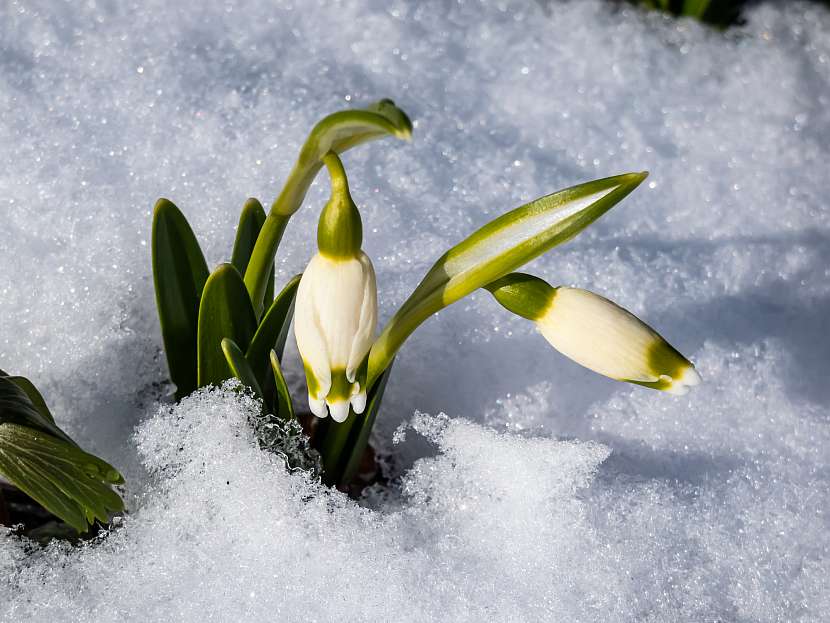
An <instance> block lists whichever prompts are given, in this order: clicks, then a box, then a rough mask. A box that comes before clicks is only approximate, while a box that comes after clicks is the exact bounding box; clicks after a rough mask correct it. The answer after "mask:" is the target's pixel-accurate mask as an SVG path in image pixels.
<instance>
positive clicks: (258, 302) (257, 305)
mask: <svg viewBox="0 0 830 623" xmlns="http://www.w3.org/2000/svg"><path fill="white" fill-rule="evenodd" d="M280 197H282V195H280ZM275 205H276V204H275ZM290 218H291V216H290V215H289V216H285V215H282V214H279V213H278V212H275V211H274V209H273V208H272V209H271V213H270V214H268V218H266V219H265V223H264V224H263V226H262V229H261V230H260V232H259V236H258V237H257V239H256V244H255V245H254V250H253V252H252V253H251V259H250V261H249V262H248V269H247V270H246V271H245V287H246V288H247V289H248V295H249V296H250V297H251V304H252V305H253V308H254V313H255V314H256V317H257V319H259V318H261V317H262V312H263V310H264V309H265V290H267V289H268V277H269V275H270V274H271V268H272V267H273V265H274V257H276V255H277V247H279V246H280V240H282V235H283V233H284V232H285V227H286V225H288V219H290Z"/></svg>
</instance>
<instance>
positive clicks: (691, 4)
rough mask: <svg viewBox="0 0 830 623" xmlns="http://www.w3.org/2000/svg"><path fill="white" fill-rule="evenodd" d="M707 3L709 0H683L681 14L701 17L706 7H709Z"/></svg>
mask: <svg viewBox="0 0 830 623" xmlns="http://www.w3.org/2000/svg"><path fill="white" fill-rule="evenodd" d="M709 3H710V0H684V2H683V15H689V16H691V17H696V18H698V19H703V15H704V14H705V13H706V9H708V8H709Z"/></svg>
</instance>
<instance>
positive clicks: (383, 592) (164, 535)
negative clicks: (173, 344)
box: [0, 384, 620, 621]
mask: <svg viewBox="0 0 830 623" xmlns="http://www.w3.org/2000/svg"><path fill="white" fill-rule="evenodd" d="M258 410H259V404H258V403H257V402H255V401H254V400H253V399H251V398H250V397H246V396H244V395H240V394H238V393H237V392H236V391H235V390H234V389H233V386H232V384H227V386H226V388H225V390H206V391H200V392H198V393H197V394H194V395H193V396H191V397H189V398H187V399H185V400H184V401H183V402H182V403H181V404H180V405H178V406H175V407H161V408H160V409H159V411H158V413H157V414H156V415H155V416H154V417H153V418H151V419H149V420H147V422H146V423H145V424H143V425H142V426H141V428H140V429H139V431H138V433H137V436H136V440H137V443H138V449H139V452H140V454H141V456H142V460H143V462H144V464H145V466H146V467H147V469H148V471H149V473H150V480H149V484H148V485H147V487H146V489H145V490H144V491H142V493H141V495H140V498H141V504H140V507H139V508H138V509H137V511H135V512H134V513H133V514H131V515H130V516H128V517H127V518H125V519H124V521H123V523H122V525H120V526H119V527H118V528H117V529H115V530H114V531H113V532H112V533H110V534H109V535H107V536H106V537H104V538H102V539H100V541H99V542H97V543H92V544H90V545H88V546H86V547H83V548H81V549H79V550H72V549H70V548H66V547H61V546H59V545H52V546H50V547H48V548H47V549H45V550H44V551H42V552H38V551H35V550H32V549H29V550H28V553H29V555H30V556H32V557H33V558H34V560H33V561H31V562H30V564H28V565H20V566H17V565H14V564H9V563H6V564H5V566H4V567H3V570H4V571H8V572H9V576H8V577H6V578H5V580H4V582H5V591H6V595H5V596H4V597H5V598H4V599H3V602H2V603H3V606H2V608H3V610H2V611H0V612H2V615H3V616H4V617H5V618H6V620H10V621H11V620H29V621H76V620H78V618H79V617H82V616H87V617H91V618H93V619H94V620H97V621H115V620H156V621H202V620H205V613H211V615H210V617H213V618H215V619H217V620H231V619H235V620H239V619H244V620H288V621H291V620H312V621H313V620H337V619H339V620H366V621H368V620H378V619H381V620H382V619H384V618H386V617H388V616H389V613H390V608H391V610H392V611H394V612H395V618H396V619H400V620H406V621H434V620H440V619H445V620H469V621H475V620H478V621H480V620H482V618H484V617H495V618H496V619H498V620H507V619H510V618H512V617H514V616H515V615H516V613H517V612H523V613H524V614H523V615H522V617H523V618H526V617H529V618H536V619H540V620H541V619H547V618H550V617H554V618H565V619H569V620H586V621H587V620H592V618H594V617H596V616H598V615H599V614H600V613H603V612H609V608H610V609H611V610H612V611H613V610H615V609H617V608H619V597H620V595H619V594H618V593H616V592H614V591H613V590H612V591H608V588H609V587H614V586H615V585H616V584H617V581H616V580H615V578H614V574H613V571H612V569H610V568H607V561H605V560H604V559H603V552H602V550H601V548H599V547H598V543H597V540H596V534H595V532H594V531H593V530H592V529H591V526H590V525H589V523H588V521H587V511H586V507H585V504H584V502H583V501H582V500H581V499H580V494H581V492H583V491H584V489H585V487H586V486H587V485H588V484H589V483H590V481H591V480H592V477H593V474H594V472H595V471H596V469H597V466H598V465H599V464H600V463H601V462H602V461H603V460H604V459H605V458H606V457H607V455H608V449H607V448H605V447H603V446H601V445H599V444H596V443H593V442H587V443H578V442H566V441H553V440H545V439H522V438H519V437H515V436H510V435H505V434H499V433H495V432H493V431H491V430H487V429H484V428H482V427H481V426H479V425H476V424H473V423H471V422H468V421H465V420H462V419H452V420H451V419H449V418H447V417H446V416H439V417H436V418H433V417H429V416H426V415H418V416H416V418H415V419H414V421H413V428H414V429H415V430H416V431H419V432H422V433H424V435H425V436H426V437H427V438H428V439H429V440H430V441H431V442H432V443H434V444H436V445H437V447H438V452H439V454H438V456H436V457H433V458H423V459H421V460H419V461H418V462H417V463H416V465H415V466H414V468H413V469H412V470H411V471H410V472H409V473H408V474H407V475H406V477H405V478H404V480H403V483H402V487H401V495H400V498H399V499H397V500H396V501H395V502H392V501H389V502H388V506H389V508H387V509H385V510H370V509H367V508H363V507H360V506H358V505H357V504H356V503H354V502H353V501H351V500H349V499H348V498H346V497H345V496H344V495H342V494H340V493H337V492H332V491H331V490H329V489H327V488H325V487H323V486H321V485H320V484H319V483H318V482H316V481H314V480H312V479H310V478H309V477H308V475H307V474H304V473H299V472H295V473H289V472H288V471H287V470H286V469H285V467H284V464H283V463H282V461H281V460H280V459H278V458H276V457H275V456H274V455H271V454H269V453H264V452H261V451H260V450H259V449H258V447H257V444H256V442H255V440H254V439H253V435H252V432H251V427H250V425H249V419H250V418H251V417H252V416H253V415H254V414H256V413H257V412H258ZM9 545H13V547H8V546H7V547H4V550H3V551H4V552H5V553H6V555H11V556H12V557H13V558H14V559H15V560H16V562H17V563H18V564H19V563H20V559H21V558H22V556H23V555H24V550H27V546H26V545H24V544H23V543H20V542H16V543H15V542H13V543H9ZM588 561H593V563H592V565H591V566H596V567H597V568H603V567H605V568H606V571H605V572H604V573H597V572H596V571H592V570H590V568H589V567H587V566H585V565H586V562H588ZM576 569H582V571H581V572H578V573H577V574H576V575H574V573H573V571H574V570H576ZM574 583H576V584H577V585H581V586H582V588H583V589H588V592H587V593H585V592H584V591H583V592H581V594H575V593H574V592H573V586H574ZM606 591H608V592H607V594H606V596H605V597H604V598H600V599H598V598H597V597H598V596H599V595H600V594H601V593H603V592H606Z"/></svg>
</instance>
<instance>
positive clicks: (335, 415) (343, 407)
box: [328, 400, 349, 422]
mask: <svg viewBox="0 0 830 623" xmlns="http://www.w3.org/2000/svg"><path fill="white" fill-rule="evenodd" d="M328 404H329V413H331V418H332V419H333V420H334V421H335V422H345V421H346V418H347V417H349V401H348V400H338V401H337V402H330V403H328Z"/></svg>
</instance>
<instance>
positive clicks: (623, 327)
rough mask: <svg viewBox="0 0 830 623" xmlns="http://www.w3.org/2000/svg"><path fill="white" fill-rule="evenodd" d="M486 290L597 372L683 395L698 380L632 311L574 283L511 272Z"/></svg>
mask: <svg viewBox="0 0 830 623" xmlns="http://www.w3.org/2000/svg"><path fill="white" fill-rule="evenodd" d="M487 289H488V290H490V292H491V293H492V294H493V296H495V298H496V300H497V301H498V302H499V303H501V304H502V305H503V306H504V307H506V308H507V309H509V310H510V311H512V312H514V313H516V314H519V315H521V316H524V317H525V318H528V319H530V320H533V321H534V322H535V323H536V326H537V327H538V329H539V332H540V333H541V334H542V335H543V336H544V337H545V339H546V340H547V341H548V342H550V344H551V346H553V347H554V348H555V349H556V350H558V351H559V352H560V353H562V354H563V355H565V356H566V357H569V358H571V359H573V360H574V361H575V362H577V363H578V364H580V365H583V366H585V367H586V368H588V369H590V370H593V371H594V372H597V373H599V374H602V375H604V376H607V377H610V378H612V379H616V380H618V381H628V382H630V383H636V384H638V385H644V386H646V387H651V388H654V389H659V390H663V391H666V392H669V393H671V394H681V395H682V394H685V393H686V392H688V391H689V388H690V387H692V386H694V385H698V384H699V383H700V375H699V374H698V373H697V371H696V370H695V368H694V366H693V365H692V364H691V362H689V360H687V359H686V358H685V357H684V356H683V355H681V354H680V353H679V352H677V350H675V349H674V348H673V347H672V346H671V344H669V343H668V342H667V341H666V340H664V339H663V338H662V337H661V336H660V335H659V334H658V333H657V332H656V331H654V329H652V328H651V327H649V326H648V325H647V324H646V323H644V322H643V321H642V320H640V319H639V318H637V317H636V316H635V315H634V314H632V313H630V312H628V311H626V310H625V309H623V308H622V307H620V306H619V305H617V304H616V303H613V302H612V301H609V300H608V299H606V298H604V297H602V296H599V295H598V294H594V293H593V292H589V291H588V290H581V289H579V288H568V287H558V288H553V287H551V286H550V285H548V284H547V283H546V282H544V281H543V280H541V279H538V278H537V277H533V276H531V275H524V274H521V273H511V274H510V275H507V276H506V277H503V278H502V279H499V280H497V281H495V282H493V283H492V284H490V285H489V286H487Z"/></svg>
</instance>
